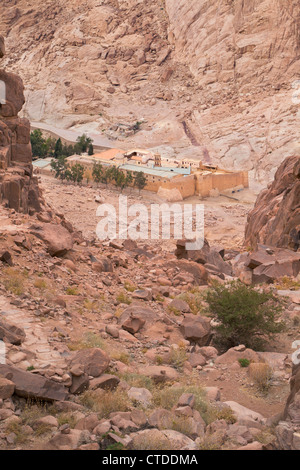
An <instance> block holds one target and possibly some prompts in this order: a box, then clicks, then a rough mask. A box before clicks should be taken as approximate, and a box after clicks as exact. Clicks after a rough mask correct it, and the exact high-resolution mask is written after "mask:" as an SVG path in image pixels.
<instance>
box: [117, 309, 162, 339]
mask: <svg viewBox="0 0 300 470" xmlns="http://www.w3.org/2000/svg"><path fill="white" fill-rule="evenodd" d="M156 319H157V314H156V313H155V312H154V311H153V310H152V309H151V308H147V307H143V306H139V305H131V306H130V307H127V308H126V309H125V310H124V311H123V313H122V315H121V316H120V318H119V320H118V322H119V324H120V326H121V327H122V328H123V330H126V331H128V332H129V333H131V334H133V335H134V334H135V333H137V332H138V331H140V330H141V329H142V328H143V327H144V326H145V325H146V324H152V323H154V322H155V320H156Z"/></svg>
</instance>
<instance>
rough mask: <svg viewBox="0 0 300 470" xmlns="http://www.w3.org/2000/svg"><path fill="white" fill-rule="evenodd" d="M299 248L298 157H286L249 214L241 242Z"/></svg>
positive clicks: (252, 244) (299, 196)
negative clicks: (243, 238) (243, 239)
mask: <svg viewBox="0 0 300 470" xmlns="http://www.w3.org/2000/svg"><path fill="white" fill-rule="evenodd" d="M257 243H263V244H266V245H272V246H278V247H286V248H290V249H292V250H295V251H297V250H299V249H300V157H289V158H287V159H286V160H285V161H284V162H283V163H282V164H281V165H280V167H279V169H278V170H277V172H276V175H275V179H274V181H273V183H272V184H270V185H269V187H268V188H267V189H265V190H264V191H262V192H261V194H260V195H259V197H258V198H257V201H256V203H255V207H254V209H253V210H252V211H251V212H250V213H249V215H248V220H247V225H246V231H245V244H246V245H249V246H251V247H253V248H254V247H255V246H256V245H257Z"/></svg>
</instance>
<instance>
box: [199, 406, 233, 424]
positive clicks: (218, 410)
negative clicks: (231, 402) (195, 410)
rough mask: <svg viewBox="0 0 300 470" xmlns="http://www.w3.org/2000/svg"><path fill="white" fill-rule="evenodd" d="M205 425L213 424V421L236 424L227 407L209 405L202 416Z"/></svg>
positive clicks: (231, 412) (230, 410)
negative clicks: (222, 420)
mask: <svg viewBox="0 0 300 470" xmlns="http://www.w3.org/2000/svg"><path fill="white" fill-rule="evenodd" d="M203 419H204V421H205V422H206V424H210V423H213V422H214V421H217V420H221V419H224V420H225V421H226V423H228V424H234V423H236V421H237V420H236V417H235V414H234V412H233V411H232V409H231V408H229V407H228V406H218V405H212V404H209V406H208V407H207V410H206V412H205V414H204V416H203Z"/></svg>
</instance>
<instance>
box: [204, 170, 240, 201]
mask: <svg viewBox="0 0 300 470" xmlns="http://www.w3.org/2000/svg"><path fill="white" fill-rule="evenodd" d="M195 176H196V194H199V195H201V196H209V192H210V191H211V190H212V189H218V190H219V191H223V190H225V189H231V188H235V187H237V186H244V188H248V187H249V181H248V173H247V172H246V171H241V172H239V173H221V174H218V173H211V174H209V175H201V174H200V173H198V174H196V175H195Z"/></svg>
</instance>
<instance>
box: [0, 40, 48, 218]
mask: <svg viewBox="0 0 300 470" xmlns="http://www.w3.org/2000/svg"><path fill="white" fill-rule="evenodd" d="M4 54H5V48H4V39H3V37H2V36H0V58H1V57H3V56H4ZM0 85H1V89H2V91H3V90H4V97H2V99H1V102H0V203H2V204H6V205H7V206H8V207H10V208H12V209H15V210H16V211H19V212H25V213H27V212H34V211H38V210H40V202H39V198H40V194H39V189H38V185H37V179H36V178H33V177H32V152H31V144H30V123H29V121H28V120H27V119H21V118H20V117H18V113H19V112H20V111H21V109H22V107H23V105H24V103H25V98H24V86H23V82H22V80H21V78H20V77H18V76H17V75H15V74H12V73H7V72H6V71H5V70H3V69H0ZM3 98H4V99H3Z"/></svg>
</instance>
